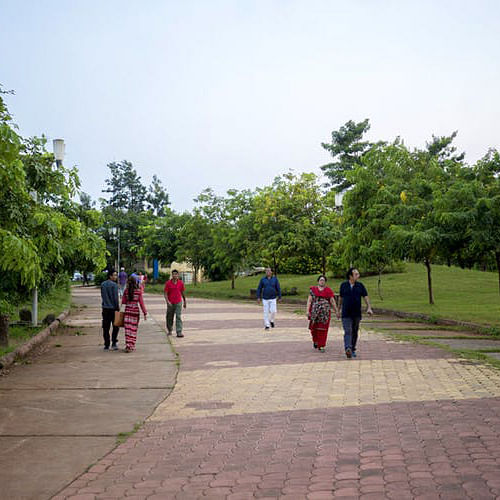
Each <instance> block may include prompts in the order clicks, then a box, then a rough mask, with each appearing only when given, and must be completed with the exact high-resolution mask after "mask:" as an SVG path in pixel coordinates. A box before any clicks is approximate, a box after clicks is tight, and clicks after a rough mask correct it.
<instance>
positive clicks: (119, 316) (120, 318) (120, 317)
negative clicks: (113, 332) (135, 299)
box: [113, 311, 125, 326]
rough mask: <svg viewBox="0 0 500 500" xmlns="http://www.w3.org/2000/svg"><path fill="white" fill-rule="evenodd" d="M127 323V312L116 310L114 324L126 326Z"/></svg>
mask: <svg viewBox="0 0 500 500" xmlns="http://www.w3.org/2000/svg"><path fill="white" fill-rule="evenodd" d="M124 325H125V313H124V312H122V311H115V319H114V321H113V326H124Z"/></svg>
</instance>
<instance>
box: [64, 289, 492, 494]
mask: <svg viewBox="0 0 500 500" xmlns="http://www.w3.org/2000/svg"><path fill="white" fill-rule="evenodd" d="M161 300H162V299H161V297H155V298H152V297H151V296H149V297H148V301H149V304H150V309H152V311H153V314H154V315H156V318H157V319H158V320H159V321H161V320H162V319H163V310H164V307H163V305H162V303H161ZM188 307H189V308H188V310H187V313H186V315H185V327H186V329H185V334H186V337H185V338H184V339H177V338H174V339H173V343H174V345H175V349H176V350H177V351H178V353H179V355H180V359H181V367H180V371H179V375H178V379H177V384H176V387H175V389H174V391H173V392H172V394H171V395H170V396H169V397H168V398H167V399H166V400H165V401H164V402H163V403H162V404H160V406H159V407H158V408H157V409H156V411H155V413H154V414H153V416H152V417H151V418H150V419H149V420H148V421H147V423H146V424H145V425H144V427H143V428H142V429H141V430H140V431H139V432H137V433H136V434H135V435H134V436H132V437H131V438H129V439H128V441H127V442H126V443H125V444H123V445H121V446H119V447H118V448H116V449H115V450H114V451H113V452H111V453H110V454H109V455H108V456H106V457H105V458H104V459H103V460H101V461H100V462H99V463H98V464H96V465H95V466H93V467H92V468H91V469H90V470H89V471H88V472H87V473H86V474H84V475H83V476H81V477H80V478H78V479H77V480H76V481H74V482H73V483H72V484H71V485H70V486H69V487H68V488H66V489H65V490H64V491H63V492H62V493H61V494H60V495H59V496H58V497H57V498H74V499H76V498H78V499H101V498H102V499H107V498H109V499H111V498H124V497H126V498H137V499H139V498H141V499H142V498H150V499H196V498H212V499H247V498H283V499H285V498H291V499H302V498H304V499H311V500H312V499H326V498H337V497H339V498H363V499H364V498H366V499H370V498H373V499H382V498H390V499H397V500H399V499H406V498H422V499H424V498H425V499H434V498H436V499H438V498H440V499H460V498H473V499H482V498H485V499H486V498H498V497H500V372H499V371H497V370H495V369H493V368H490V367H488V366H486V365H482V364H479V363H475V362H467V361H461V360H458V359H456V358H454V357H453V356H452V355H450V354H449V353H447V352H446V351H444V350H441V349H439V348H435V347H430V346H423V345H414V344H410V343H399V342H391V341H389V340H386V339H384V338H383V336H381V335H378V334H375V333H366V332H363V333H362V335H361V339H360V345H359V357H358V358H357V359H351V360H348V359H346V358H345V356H344V355H343V352H342V348H341V332H340V329H339V328H338V322H335V323H334V327H333V328H331V330H330V336H329V341H328V345H327V352H326V353H324V354H322V353H319V352H317V351H315V350H313V349H312V345H311V341H310V336H309V333H308V331H307V325H306V321H305V319H303V318H301V317H298V316H296V315H293V314H291V313H284V312H283V311H281V312H280V313H279V314H278V318H277V328H275V329H273V330H270V331H269V332H266V331H264V330H263V328H262V320H261V310H260V309H259V308H258V307H257V306H253V305H239V304H225V303H222V302H214V301H204V300H190V301H189V305H188ZM138 349H140V341H139V345H138Z"/></svg>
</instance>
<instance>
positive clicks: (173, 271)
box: [171, 269, 179, 274]
mask: <svg viewBox="0 0 500 500" xmlns="http://www.w3.org/2000/svg"><path fill="white" fill-rule="evenodd" d="M174 273H177V274H179V271H177V269H173V270H172V273H171V274H174Z"/></svg>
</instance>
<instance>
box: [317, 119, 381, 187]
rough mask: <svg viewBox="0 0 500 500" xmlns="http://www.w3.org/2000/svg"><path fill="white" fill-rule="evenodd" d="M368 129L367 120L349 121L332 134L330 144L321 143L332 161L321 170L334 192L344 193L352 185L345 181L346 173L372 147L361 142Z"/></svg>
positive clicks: (365, 142)
mask: <svg viewBox="0 0 500 500" xmlns="http://www.w3.org/2000/svg"><path fill="white" fill-rule="evenodd" d="M369 129H370V121H369V119H368V118H367V119H366V120H363V121H362V122H359V123H355V122H353V121H352V120H349V121H348V122H346V123H345V124H344V125H342V127H340V129H339V130H334V131H333V132H332V142H331V143H325V142H323V143H321V146H322V147H323V149H326V151H328V152H329V153H330V154H331V155H332V157H333V160H334V161H333V162H332V163H328V164H327V165H323V166H322V167H321V170H322V171H323V172H324V173H325V175H326V177H328V181H329V186H331V187H333V188H334V189H335V191H337V192H341V191H344V190H345V189H347V188H349V187H350V186H351V185H352V184H351V182H350V181H349V180H348V179H347V173H348V172H350V171H351V170H353V169H354V167H355V166H356V165H359V162H360V160H361V158H362V157H363V155H364V154H365V153H366V152H367V151H368V150H369V149H370V148H371V147H372V146H373V144H372V143H371V142H369V141H363V140H362V139H363V136H364V135H365V134H366V133H367V132H368V130H369Z"/></svg>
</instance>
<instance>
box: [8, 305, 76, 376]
mask: <svg viewBox="0 0 500 500" xmlns="http://www.w3.org/2000/svg"><path fill="white" fill-rule="evenodd" d="M68 315H69V309H68V310H66V311H63V312H62V313H61V314H60V315H59V316H58V317H57V318H56V319H55V320H54V321H52V323H51V324H50V325H49V326H48V327H47V328H44V329H43V330H42V331H41V332H38V333H37V334H36V335H35V336H34V337H32V338H31V339H29V340H28V342H25V343H24V344H22V345H20V346H19V347H16V349H14V350H13V351H12V352H9V353H8V354H6V355H5V356H3V357H2V358H0V370H3V369H5V368H8V367H9V366H11V365H13V364H14V363H15V362H16V361H18V360H20V359H23V358H25V357H26V356H27V355H28V354H29V353H30V352H31V351H32V350H33V349H34V348H35V347H37V346H39V345H41V344H43V343H44V342H45V341H46V340H47V339H48V338H49V335H50V334H51V333H52V332H53V331H55V330H57V329H58V328H59V325H60V324H61V323H62V322H63V321H64V320H65V319H66V317H67V316H68Z"/></svg>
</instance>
